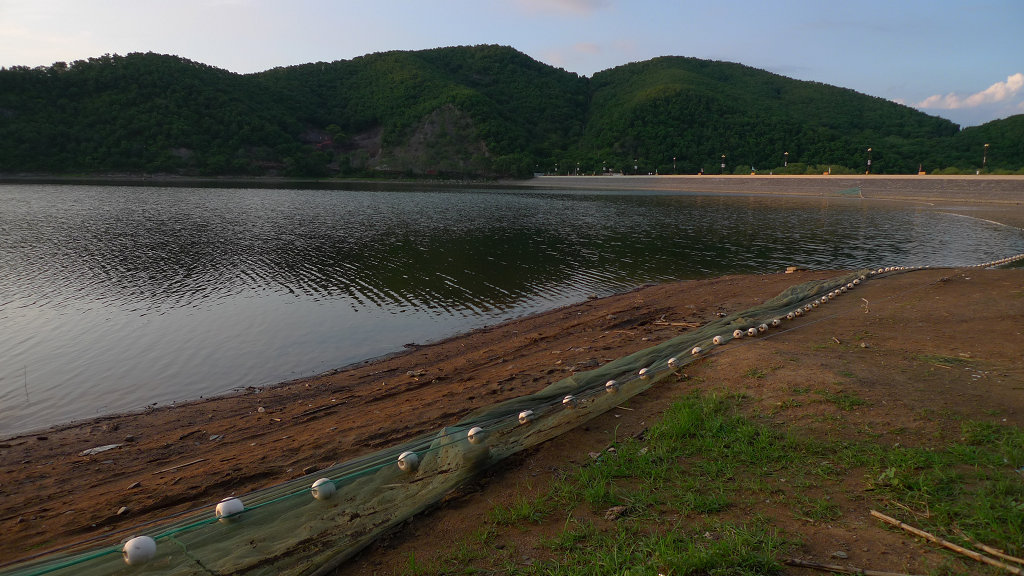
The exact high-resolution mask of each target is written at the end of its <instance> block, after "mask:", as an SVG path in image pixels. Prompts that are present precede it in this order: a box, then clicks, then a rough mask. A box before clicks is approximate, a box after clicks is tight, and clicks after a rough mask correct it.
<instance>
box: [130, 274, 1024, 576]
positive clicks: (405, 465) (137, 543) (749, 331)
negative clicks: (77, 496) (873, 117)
mask: <svg viewBox="0 0 1024 576" xmlns="http://www.w3.org/2000/svg"><path fill="white" fill-rule="evenodd" d="M1020 260H1024V254H1018V255H1016V256H1012V257H1009V258H1003V259H1000V260H993V261H991V262H985V263H983V264H978V265H976V266H974V267H976V268H991V267H996V266H1004V265H1006V264H1012V263H1014V262H1018V261H1020ZM925 268H931V267H930V266H916V267H907V266H891V267H887V268H878V269H877V270H871V271H870V272H868V273H867V274H862V275H861V276H860V277H859V278H855V279H854V280H852V281H851V282H849V283H847V284H846V285H844V286H841V287H839V288H837V289H835V290H832V291H830V292H829V293H828V294H826V295H823V296H821V297H820V298H815V299H814V300H812V301H810V302H807V303H806V304H803V305H802V306H798V307H796V308H794V309H793V310H791V311H789V312H787V313H786V315H785V316H780V317H777V318H772V319H771V320H770V321H767V322H764V323H761V324H759V325H757V326H751V327H748V328H746V329H736V330H734V331H733V332H732V334H731V337H730V335H719V336H715V337H714V338H712V339H711V343H712V344H714V345H716V346H720V345H723V344H726V343H727V342H729V341H730V340H739V339H741V338H744V337H755V336H758V335H760V334H764V333H765V332H767V331H768V330H769V329H770V328H777V327H779V326H781V325H782V322H783V319H785V320H794V319H796V318H799V317H801V316H803V315H805V314H807V313H809V312H811V311H813V310H814V309H816V308H818V307H820V306H822V305H824V304H827V303H828V302H829V301H831V300H834V299H835V298H837V297H839V296H841V295H843V294H845V293H847V292H849V291H850V290H853V289H854V288H856V287H857V286H859V285H860V284H861V283H862V282H864V281H865V280H867V278H868V277H869V276H877V275H881V274H888V273H893V272H905V271H911V270H919V269H925ZM704 353H705V350H704V348H702V347H700V346H694V347H693V348H692V349H691V350H690V355H691V356H693V357H698V356H700V355H702V354H704ZM681 364H682V362H681V361H680V360H679V359H678V358H677V357H672V358H669V359H668V360H667V361H666V363H665V366H666V367H667V368H668V369H669V370H671V371H673V372H675V373H678V369H679V367H680V365H681ZM654 371H655V368H641V369H640V371H639V372H638V373H637V374H636V375H635V376H634V378H640V379H641V380H646V379H648V378H649V377H651V376H652V374H653V372H654ZM619 387H620V383H619V382H618V381H616V380H609V381H608V382H606V383H605V385H604V390H605V392H608V393H614V392H617V391H618V390H619ZM579 401H580V399H579V398H577V397H576V396H573V395H567V396H565V397H564V398H563V399H562V401H561V404H562V406H563V407H565V408H570V409H572V408H576V407H577V406H578V404H579ZM535 418H536V414H535V413H534V412H533V411H532V410H523V411H522V412H520V413H519V416H518V421H519V424H521V425H525V424H529V423H530V422H532V421H533V420H534V419H535ZM486 436H487V431H486V430H484V429H483V428H481V427H479V426H474V427H473V428H471V429H470V430H469V431H468V432H467V433H466V439H467V440H468V441H469V443H470V444H480V443H482V442H483V441H484V439H485V438H486ZM419 458H420V457H419V455H418V454H417V453H416V452H413V451H406V452H403V453H402V454H401V455H399V457H398V460H397V465H398V468H399V469H400V470H401V471H402V472H406V473H412V472H415V471H416V470H417V468H418V467H419ZM336 492H337V484H335V481H334V480H331V479H330V478H320V479H318V480H317V481H316V482H314V483H313V485H312V487H310V494H311V495H312V496H313V498H316V499H317V500H329V499H330V498H331V497H333V496H334V494H335V493H336ZM243 512H245V505H244V504H243V502H242V500H241V499H239V498H235V497H229V498H225V499H223V500H221V501H220V502H219V503H218V504H217V506H216V508H215V510H214V514H215V516H216V519H217V520H218V521H220V522H225V523H227V522H231V521H232V519H233V518H235V517H237V516H238V515H240V514H242V513H243ZM122 554H123V556H124V560H125V562H127V563H128V564H129V565H133V566H134V565H139V564H145V563H146V562H148V561H150V560H152V559H153V558H154V557H155V555H156V541H155V540H154V539H153V538H151V537H149V536H136V537H134V538H131V539H129V540H128V541H127V542H125V544H124V547H123V549H122Z"/></svg>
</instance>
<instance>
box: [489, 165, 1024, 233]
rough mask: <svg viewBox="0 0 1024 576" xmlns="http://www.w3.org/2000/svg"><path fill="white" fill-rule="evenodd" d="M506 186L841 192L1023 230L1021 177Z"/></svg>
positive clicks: (605, 180)
mask: <svg viewBox="0 0 1024 576" xmlns="http://www.w3.org/2000/svg"><path fill="white" fill-rule="evenodd" d="M509 184H515V185H517V186H524V187H530V188H552V189H563V190H649V191H661V192H691V193H703V194H767V195H777V196H805V197H806V196H810V197H825V198H828V197H836V196H838V195H840V194H844V195H854V196H856V197H863V198H864V199H865V200H869V201H881V200H885V201H894V202H909V203H913V204H916V205H920V206H921V207H923V208H933V209H941V210H945V211H948V212H956V213H962V214H965V215H970V216H975V217H978V218H985V219H987V220H993V221H996V222H1002V223H1004V224H1008V225H1012V226H1016V227H1018V228H1024V209H1022V206H1024V176H768V175H758V176H692V175H685V176H684V175H678V176H543V177H539V178H533V179H531V180H525V181H516V182H509ZM869 204H870V202H869Z"/></svg>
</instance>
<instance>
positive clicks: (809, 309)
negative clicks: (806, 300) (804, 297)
mask: <svg viewBox="0 0 1024 576" xmlns="http://www.w3.org/2000/svg"><path fill="white" fill-rule="evenodd" d="M811 309H812V306H811V305H810V304H804V312H810V311H811Z"/></svg>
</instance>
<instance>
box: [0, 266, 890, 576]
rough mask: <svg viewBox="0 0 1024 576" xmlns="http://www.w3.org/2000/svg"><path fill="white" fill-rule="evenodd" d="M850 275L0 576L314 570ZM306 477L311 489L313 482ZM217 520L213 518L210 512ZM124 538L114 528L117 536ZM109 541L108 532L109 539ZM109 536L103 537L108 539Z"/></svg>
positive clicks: (839, 289)
mask: <svg viewBox="0 0 1024 576" xmlns="http://www.w3.org/2000/svg"><path fill="white" fill-rule="evenodd" d="M895 270H896V269H880V270H877V271H870V272H869V271H863V272H856V273H850V274H847V275H843V276H839V277H836V278H832V279H828V280H819V281H813V282H807V283H803V284H800V285H797V286H793V287H791V288H789V289H787V290H786V291H784V292H782V293H781V294H779V295H778V296H776V297H775V298H772V299H771V300H769V301H767V302H765V303H763V304H762V305H760V306H757V307H754V308H751V309H749V310H746V311H744V312H741V313H738V314H734V315H731V316H726V317H723V318H720V319H719V320H717V321H714V322H711V323H709V324H707V325H704V326H703V327H701V328H698V329H695V330H692V331H688V332H686V333H684V334H682V335H680V336H678V337H676V338H673V339H671V340H669V341H666V342H664V343H662V344H659V345H657V346H653V347H651V348H647V349H645V350H642V351H639V352H636V353H634V354H631V355H629V356H625V357H622V358H619V359H617V360H614V361H612V362H609V363H607V364H605V365H604V366H601V367H600V368H597V369H595V370H591V371H588V372H580V373H577V374H574V375H572V376H570V377H569V378H565V379H563V380H560V381H558V382H555V383H553V384H551V385H549V386H548V387H546V388H544V389H543V390H541V391H539V392H537V393H535V394H531V395H528V396H523V397H520V398H516V399H513V400H508V401H505V402H502V403H499V404H497V405H494V406H490V407H488V408H485V409H480V410H477V411H476V412H473V413H471V414H469V415H467V416H466V417H465V418H464V419H463V420H462V421H460V422H459V423H458V424H456V425H454V426H449V427H446V428H444V429H442V430H440V431H438V432H436V433H433V434H430V435H426V436H422V437H419V438H417V439H414V440H412V441H410V442H406V443H404V444H402V445H400V446H395V447H392V448H389V449H386V450H382V451H380V452H377V453H374V454H372V455H369V456H366V457H363V458H359V459H357V460H353V461H349V462H345V463H343V464H340V465H338V466H336V467H333V468H330V469H327V470H323V471H320V472H318V473H316V475H311V476H308V477H304V478H300V479H297V480H294V481H289V482H286V483H283V484H280V485H278V486H274V487H271V488H266V489H263V490H260V491H257V492H254V493H251V494H248V495H245V496H242V497H241V498H238V499H230V500H227V501H222V502H221V503H219V504H217V509H216V511H215V509H214V506H212V505H211V506H209V507H205V508H203V509H202V510H199V511H194V512H192V513H191V514H186V515H183V516H179V517H177V518H170V519H166V520H163V521H157V522H152V523H149V524H144V525H140V526H136V527H135V528H133V529H131V532H130V533H131V534H132V536H133V537H134V538H133V539H129V538H124V539H118V540H117V541H107V542H100V541H92V542H91V543H89V546H91V547H89V548H87V547H86V545H79V546H78V548H77V549H68V550H64V551H62V552H61V553H59V554H49V555H45V556H41V557H39V558H36V559H34V560H31V561H28V562H25V563H22V564H20V565H17V566H13V567H7V568H5V569H0V574H2V575H19V576H21V575H41V574H69V575H70V574H74V575H79V576H90V575H97V576H98V575H109V574H147V575H148V574H154V575H155V574H160V575H168V576H170V575H186V574H218V575H220V574H246V575H277V574H283V575H321V574H327V573H330V572H331V571H332V570H334V569H335V568H336V567H337V566H338V565H340V564H341V563H342V562H344V561H345V560H346V559H348V558H350V557H351V556H352V555H353V554H355V553H356V552H358V551H359V550H360V549H361V548H363V547H365V546H366V545H367V544H369V543H370V542H371V541H372V540H373V539H374V538H376V537H377V536H379V535H380V534H381V533H382V532H384V531H386V530H388V529H389V528H391V527H393V526H395V525H396V524H398V523H400V522H402V521H403V520H405V519H407V518H409V517H410V516H412V515H415V514H417V513H419V512H422V511H423V510H424V509H426V508H428V507H430V506H431V505H433V504H435V503H437V502H438V501H439V500H440V499H441V498H443V497H444V496H445V495H446V494H448V493H449V492H451V491H452V490H453V489H454V488H456V487H457V486H459V484H460V483H462V482H464V481H465V480H466V479H468V478H470V477H472V476H474V475H475V474H477V473H478V472H479V471H480V470H482V469H484V468H486V467H488V466H491V465H493V464H495V463H496V462H499V461H501V460H502V459H504V458H506V457H508V456H509V455H511V454H514V453H516V452H518V451H520V450H523V449H525V448H528V447H530V446H534V445H536V444H538V443H541V442H543V441H545V440H548V439H550V438H553V437H555V436H557V435H559V434H562V433H564V432H565V431H567V430H570V429H572V428H574V427H576V426H579V425H580V424H582V423H584V422H586V421H588V420H589V419H591V418H594V417H595V416H598V415H599V414H601V413H603V412H605V411H607V410H609V409H611V408H613V407H614V406H616V405H618V404H621V403H622V402H624V401H625V400H627V399H629V398H630V397H632V396H634V395H636V394H639V393H640V392H643V391H644V390H646V389H647V388H649V387H651V386H652V385H655V384H657V383H658V382H659V381H662V380H664V379H666V378H673V377H675V375H676V374H678V373H679V370H680V368H681V367H682V366H684V365H685V364H687V363H688V362H691V361H693V360H695V359H698V358H700V357H701V356H702V355H704V354H706V353H707V351H709V350H711V349H713V348H714V347H715V346H721V345H724V344H726V343H727V342H729V341H730V340H733V339H735V338H749V337H756V336H758V335H761V334H763V333H765V332H767V331H769V330H771V329H772V328H773V327H776V326H779V325H781V324H782V323H783V322H784V321H785V320H786V319H787V317H788V318H790V319H791V318H795V317H796V316H799V315H803V314H806V313H808V312H810V311H812V310H813V309H814V308H816V307H819V306H822V305H825V304H826V303H827V302H828V301H829V300H831V299H832V298H835V297H837V296H839V295H841V294H843V293H844V292H846V291H848V290H851V289H853V288H854V287H856V286H857V285H858V284H860V283H861V282H862V281H864V280H865V279H866V278H867V276H869V275H875V274H879V273H886V272H891V271H895ZM314 481H316V485H315V486H313V484H314ZM218 516H220V517H218ZM125 533H129V532H123V533H122V534H125ZM114 538H116V537H114ZM112 539H113V538H112Z"/></svg>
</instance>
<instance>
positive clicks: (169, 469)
mask: <svg viewBox="0 0 1024 576" xmlns="http://www.w3.org/2000/svg"><path fill="white" fill-rule="evenodd" d="M205 460H206V458H200V459H198V460H193V461H191V462H186V463H184V464H178V465H177V466H171V467H170V468H164V469H163V470H157V471H156V472H153V476H156V475H157V474H163V473H164V472H170V471H171V470H177V469H178V468H184V467H186V466H191V465H193V464H199V463H200V462H203V461H205Z"/></svg>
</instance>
